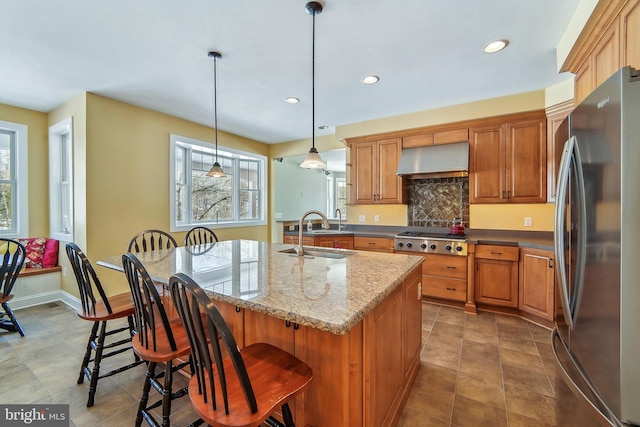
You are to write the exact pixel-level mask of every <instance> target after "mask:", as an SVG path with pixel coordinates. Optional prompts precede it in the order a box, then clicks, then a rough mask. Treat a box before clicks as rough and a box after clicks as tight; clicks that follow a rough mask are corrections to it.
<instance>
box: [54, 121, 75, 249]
mask: <svg viewBox="0 0 640 427" xmlns="http://www.w3.org/2000/svg"><path fill="white" fill-rule="evenodd" d="M72 147H73V121H72V119H71V117H69V118H67V119H65V120H63V121H61V122H60V123H57V124H55V125H53V126H51V127H50V128H49V220H50V224H49V227H50V230H51V237H52V238H54V239H58V240H61V241H66V242H71V241H73V168H72V164H73V157H72Z"/></svg>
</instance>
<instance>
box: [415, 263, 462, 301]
mask: <svg viewBox="0 0 640 427" xmlns="http://www.w3.org/2000/svg"><path fill="white" fill-rule="evenodd" d="M423 256H424V262H423V263H422V295H423V296H425V297H433V298H440V299H446V300H452V301H461V302H466V301H467V257H466V256H452V255H437V254H424V255H423Z"/></svg>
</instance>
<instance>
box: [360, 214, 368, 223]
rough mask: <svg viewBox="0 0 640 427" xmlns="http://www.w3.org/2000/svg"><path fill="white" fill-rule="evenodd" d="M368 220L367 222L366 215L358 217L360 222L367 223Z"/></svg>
mask: <svg viewBox="0 0 640 427" xmlns="http://www.w3.org/2000/svg"><path fill="white" fill-rule="evenodd" d="M366 220H367V217H366V216H364V215H360V216H359V217H358V221H360V222H365V221H366Z"/></svg>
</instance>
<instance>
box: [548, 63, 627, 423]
mask: <svg viewBox="0 0 640 427" xmlns="http://www.w3.org/2000/svg"><path fill="white" fill-rule="evenodd" d="M567 120H568V122H567V125H566V126H560V128H559V131H561V132H564V135H560V134H557V135H556V138H559V137H562V138H563V140H565V139H566V141H567V142H566V144H565V146H564V152H563V156H562V162H561V165H560V171H559V174H558V188H557V190H558V192H557V199H556V216H555V251H556V272H557V279H558V287H559V293H560V295H561V297H562V308H563V309H562V312H559V313H558V316H557V317H556V328H555V329H554V331H553V335H552V346H553V351H554V354H555V356H556V360H557V362H558V364H559V366H560V368H561V372H562V373H563V374H564V375H563V376H564V379H565V380H566V382H567V384H568V385H569V386H570V388H571V389H572V390H573V391H574V393H576V394H577V395H578V396H579V397H580V398H582V399H583V400H584V401H585V402H587V403H588V404H589V405H590V407H591V408H592V409H593V413H594V414H595V415H596V416H597V417H598V419H599V421H600V423H601V424H603V425H611V426H622V425H640V362H639V357H640V258H639V257H638V242H639V241H640V191H638V189H637V188H638V185H639V183H640V76H639V75H638V72H637V71H636V70H634V69H633V68H630V67H625V68H622V69H621V70H619V71H618V72H617V73H616V74H615V75H613V76H612V77H610V78H609V79H608V80H607V81H606V82H604V83H603V84H602V85H601V86H599V87H598V88H597V89H596V90H595V91H594V92H593V93H592V94H591V95H589V96H588V97H587V98H586V99H585V100H584V101H583V102H582V103H581V104H580V105H579V106H578V107H577V108H576V109H575V110H574V111H573V112H572V113H571V114H570V115H569V117H568V118H567Z"/></svg>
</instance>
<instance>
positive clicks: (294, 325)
mask: <svg viewBox="0 0 640 427" xmlns="http://www.w3.org/2000/svg"><path fill="white" fill-rule="evenodd" d="M293 329H294V330H296V331H297V330H298V329H300V325H298V324H297V323H294V324H293Z"/></svg>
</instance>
